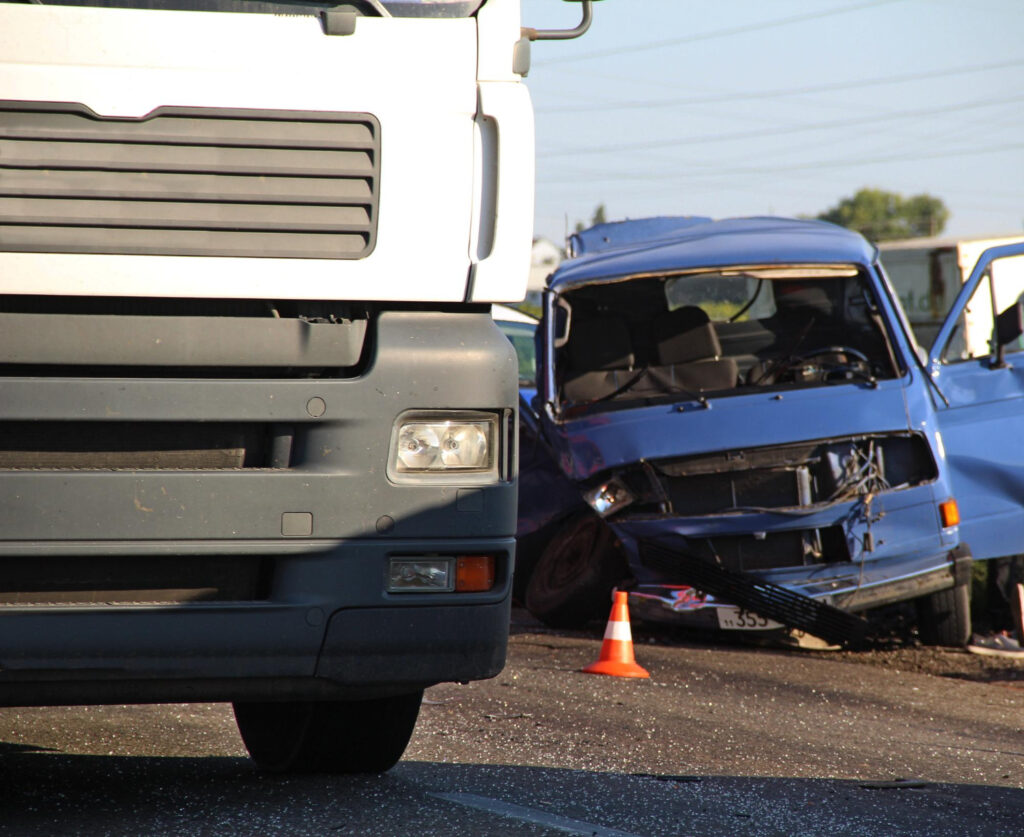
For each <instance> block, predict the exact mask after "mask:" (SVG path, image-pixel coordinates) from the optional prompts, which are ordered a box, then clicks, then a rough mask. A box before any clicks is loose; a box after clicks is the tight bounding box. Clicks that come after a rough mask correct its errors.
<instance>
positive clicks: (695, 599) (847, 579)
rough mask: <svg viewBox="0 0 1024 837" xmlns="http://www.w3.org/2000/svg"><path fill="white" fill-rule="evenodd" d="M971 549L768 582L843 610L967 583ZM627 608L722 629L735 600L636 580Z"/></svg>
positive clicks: (767, 625) (652, 617) (652, 618)
mask: <svg viewBox="0 0 1024 837" xmlns="http://www.w3.org/2000/svg"><path fill="white" fill-rule="evenodd" d="M971 562H972V559H971V555H970V552H969V551H968V550H967V548H966V547H963V546H961V547H958V548H957V549H956V550H953V551H952V552H950V553H949V555H948V556H947V557H946V559H945V560H943V561H937V560H936V559H935V558H928V559H917V560H914V561H909V560H908V561H905V562H900V563H898V564H893V563H888V564H887V565H886V566H884V567H872V568H871V572H870V574H869V573H866V572H865V570H864V568H863V567H862V566H861V565H859V564H853V563H843V564H832V565H824V566H818V567H814V568H813V572H812V573H810V574H809V575H808V574H807V573H806V570H810V569H811V568H809V567H807V568H794V569H799V570H804V571H805V572H804V573H802V574H801V575H802V577H798V576H797V574H796V573H793V574H792V575H793V577H792V578H789V579H786V580H782V579H779V578H778V577H777V574H776V573H773V574H772V576H773V578H772V582H773V583H775V584H778V585H779V586H781V587H783V588H785V589H787V590H790V591H792V592H793V593H797V594H800V595H803V596H806V597H808V598H810V599H814V600H816V601H819V602H822V603H824V604H828V605H831V606H833V607H836V608H839V609H841V610H845V611H849V612H851V613H856V612H859V611H863V610H868V609H870V608H874V607H880V606H882V605H887V604H892V603H894V602H900V601H906V600H909V599H915V598H918V597H921V596H927V595H930V594H931V593H936V592H938V591H940V590H945V589H948V588H950V587H953V586H954V585H955V584H962V583H966V581H967V579H968V578H969V577H970V567H971ZM629 607H630V614H631V615H632V616H634V617H636V618H639V619H642V620H645V621H649V622H658V623H663V624H675V625H682V626H688V627H692V628H703V629H716V630H717V629H720V628H731V629H736V628H735V626H732V625H728V624H727V623H728V622H729V620H728V619H726V620H723V619H722V615H723V613H722V611H725V610H728V611H730V612H731V611H734V610H735V607H734V605H733V603H731V602H727V601H724V600H722V599H721V598H716V597H715V596H714V595H712V594H709V593H705V592H703V591H701V590H698V589H696V588H694V587H692V586H688V585H682V584H667V583H665V584H650V583H648V584H639V585H637V586H635V587H633V588H631V589H630V590H629ZM759 621H760V622H761V623H763V624H758V623H756V622H750V623H748V624H747V625H746V626H744V627H743V628H742V629H746V630H764V629H773V628H777V627H778V625H777V624H776V623H774V622H773V621H770V620H759Z"/></svg>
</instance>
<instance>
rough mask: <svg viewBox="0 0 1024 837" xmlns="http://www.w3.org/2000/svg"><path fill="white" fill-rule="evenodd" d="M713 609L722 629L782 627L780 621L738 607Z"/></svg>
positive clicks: (758, 629) (770, 628) (748, 629)
mask: <svg viewBox="0 0 1024 837" xmlns="http://www.w3.org/2000/svg"><path fill="white" fill-rule="evenodd" d="M715 611H716V612H717V613H718V627H719V628H721V629H722V630H724V631H773V630H775V629H776V628H782V627H784V626H783V624H782V623H781V622H776V621H775V620H774V619H768V618H766V617H764V616H758V614H756V613H753V612H752V611H749V610H743V608H739V607H716V608H715Z"/></svg>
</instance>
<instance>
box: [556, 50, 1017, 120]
mask: <svg viewBox="0 0 1024 837" xmlns="http://www.w3.org/2000/svg"><path fill="white" fill-rule="evenodd" d="M1020 66H1024V60H1020V61H1001V62H999V63H996V64H975V65H973V66H969V67H957V68H955V69H953V68H950V69H945V70H934V71H932V72H928V73H907V74H905V75H900V76H880V77H878V78H872V79H862V80H860V81H840V82H833V83H831V84H818V85H814V86H806V87H789V88H778V89H775V90H755V91H748V92H744V93H723V94H718V95H708V96H690V97H687V98H678V99H653V100H652V99H649V100H647V101H636V100H633V101H629V102H617V103H611V104H604V105H601V104H597V105H577V106H576V107H557V108H537V109H536V110H537V113H590V112H593V111H605V110H647V109H651V108H665V107H681V106H685V105H707V104H720V103H722V102H740V101H746V100H750V99H769V98H775V97H779V96H801V95H805V94H809V93H832V92H835V91H837V90H856V89H858V88H863V87H877V86H880V85H885V84H902V83H905V82H908V81H925V80H927V79H933V78H944V77H948V76H955V75H965V74H968V73H982V72H988V71H990V70H1002V69H1006V68H1008V67H1020Z"/></svg>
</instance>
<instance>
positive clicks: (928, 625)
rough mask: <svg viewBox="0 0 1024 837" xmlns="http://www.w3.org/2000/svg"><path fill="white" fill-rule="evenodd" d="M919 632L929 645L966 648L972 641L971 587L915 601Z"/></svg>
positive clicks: (964, 586)
mask: <svg viewBox="0 0 1024 837" xmlns="http://www.w3.org/2000/svg"><path fill="white" fill-rule="evenodd" d="M915 605H916V606H917V632H918V635H919V636H920V637H921V642H923V643H924V644H925V645H943V646H947V647H950V648H962V647H963V646H965V645H966V644H967V642H968V640H970V638H971V591H970V587H969V586H968V585H967V584H958V585H956V586H955V587H950V588H948V589H946V590H939V591H938V592H937V593H932V594H931V595H929V596H922V597H921V598H919V599H917V600H916V601H915Z"/></svg>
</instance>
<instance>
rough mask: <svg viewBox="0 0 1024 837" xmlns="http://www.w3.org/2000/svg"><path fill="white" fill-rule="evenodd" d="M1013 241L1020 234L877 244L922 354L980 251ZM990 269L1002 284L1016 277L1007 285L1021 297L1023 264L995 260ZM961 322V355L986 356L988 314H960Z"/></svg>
mask: <svg viewBox="0 0 1024 837" xmlns="http://www.w3.org/2000/svg"><path fill="white" fill-rule="evenodd" d="M1019 241H1024V235H1013V236H1002V237H997V238H938V237H933V238H909V239H904V240H901V241H887V242H884V243H881V244H879V245H878V249H879V251H880V252H881V260H882V264H883V266H884V268H885V272H886V273H887V274H888V276H889V279H890V280H891V281H892V284H893V287H894V288H895V289H896V293H897V294H898V295H899V298H900V302H901V303H902V305H903V310H904V311H906V312H907V316H908V317H909V318H910V324H911V326H912V327H913V329H914V335H915V336H916V338H917V342H918V343H920V344H921V345H922V346H923V347H924V348H926V349H927V348H928V347H929V346H931V344H932V341H933V340H934V339H935V335H936V334H937V333H938V330H939V327H940V326H941V325H942V322H943V320H944V319H945V317H946V314H947V313H948V312H949V308H950V306H951V305H952V303H953V300H954V299H956V295H957V294H958V293H959V292H960V288H961V286H962V285H963V283H964V280H965V279H966V278H967V277H968V275H969V274H970V272H971V268H973V267H974V265H975V264H977V262H978V257H979V256H980V255H981V254H982V253H983V252H984V251H985V250H987V249H988V248H990V247H998V246H999V245H1002V244H1014V243H1016V242H1019ZM994 269H995V270H997V271H999V273H1000V278H1001V279H1003V278H1005V279H1006V281H1007V282H1009V277H1010V276H1014V277H1016V281H1014V282H1012V283H1011V284H1012V285H1013V286H1014V287H1016V288H1018V289H1019V290H1018V291H1017V293H1018V294H1019V293H1021V292H1024V259H1021V258H1012V259H1001V260H999V261H998V262H997V263H996V264H995V265H994ZM1000 287H1005V286H1003V285H1000ZM1000 310H1002V308H1000ZM965 320H966V328H965V329H964V333H963V335H962V336H961V340H962V343H961V348H962V350H963V352H964V353H965V356H968V357H980V356H982V355H985V354H987V353H988V351H989V340H990V339H991V337H992V326H993V324H992V315H991V309H990V308H988V307H985V308H983V309H979V308H978V306H974V309H973V310H972V309H969V310H968V311H967V312H966V315H965Z"/></svg>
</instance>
